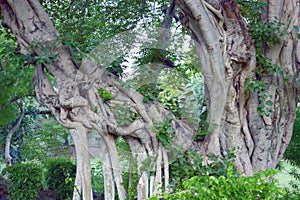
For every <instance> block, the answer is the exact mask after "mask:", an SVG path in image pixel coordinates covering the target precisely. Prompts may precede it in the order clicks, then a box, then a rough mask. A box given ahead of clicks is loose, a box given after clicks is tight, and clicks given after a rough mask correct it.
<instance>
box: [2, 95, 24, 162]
mask: <svg viewBox="0 0 300 200" xmlns="http://www.w3.org/2000/svg"><path fill="white" fill-rule="evenodd" d="M17 104H18V106H19V108H20V114H19V117H18V119H17V120H16V121H15V123H14V125H13V127H12V129H11V130H10V131H9V133H8V135H7V137H6V142H5V162H6V165H7V166H10V165H11V160H12V157H11V156H10V144H11V138H12V136H13V134H14V133H15V131H16V130H17V128H18V127H19V126H20V124H21V122H22V119H23V117H24V114H25V108H24V106H23V103H22V102H21V101H20V102H17Z"/></svg>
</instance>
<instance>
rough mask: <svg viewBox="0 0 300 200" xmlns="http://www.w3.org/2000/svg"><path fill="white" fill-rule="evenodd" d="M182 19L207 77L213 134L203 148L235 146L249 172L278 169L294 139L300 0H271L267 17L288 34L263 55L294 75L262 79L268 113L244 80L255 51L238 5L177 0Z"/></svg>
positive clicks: (217, 150)
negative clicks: (263, 113)
mask: <svg viewBox="0 0 300 200" xmlns="http://www.w3.org/2000/svg"><path fill="white" fill-rule="evenodd" d="M178 6H179V7H180V9H181V12H182V22H183V23H184V24H185V26H186V27H187V28H188V29H189V30H190V31H191V33H192V36H193V37H194V40H195V43H196V47H197V52H198V56H199V59H200V63H201V67H202V72H203V75H204V77H205V88H206V98H207V104H208V110H209V115H208V120H209V123H210V130H211V133H210V134H209V135H208V137H207V138H206V140H205V143H204V145H203V151H204V152H206V153H214V154H216V155H224V153H225V149H226V148H231V147H235V148H236V155H237V158H236V162H235V164H236V167H237V168H238V169H239V170H241V171H244V172H245V174H246V175H251V174H253V173H254V172H256V171H259V170H264V169H272V168H274V167H275V166H276V165H277V164H278V162H279V161H280V159H281V158H282V155H283V153H284V151H285V149H286V147H287V145H288V143H289V141H290V138H291V135H292V127H293V122H294V118H295V110H296V104H297V95H298V87H297V86H296V84H295V80H296V79H297V78H298V77H297V65H298V59H299V50H298V51H297V48H298V46H299V42H298V40H297V36H296V33H295V32H294V30H293V26H299V21H298V15H299V5H298V3H297V1H296V0H291V1H273V0H269V1H268V7H267V13H266V14H265V15H266V16H264V17H265V20H267V21H268V22H272V21H274V20H275V18H277V19H278V20H279V21H280V22H282V23H283V24H284V25H286V26H287V35H285V36H283V37H282V38H281V39H280V41H279V42H278V43H276V44H275V45H274V46H272V47H265V56H266V57H268V58H270V59H271V60H272V63H273V64H277V65H278V66H280V67H281V68H282V69H283V70H284V71H286V72H288V74H289V75H290V77H291V78H289V79H288V80H284V77H283V76H281V75H279V74H276V73H268V74H267V75H266V76H264V77H263V78H262V79H261V81H262V82H264V83H266V84H267V93H268V94H270V95H271V96H270V97H271V99H269V100H271V101H272V102H273V105H272V108H273V110H274V112H273V113H272V114H271V115H270V116H263V117H261V116H260V115H259V112H258V111H257V108H258V105H259V104H260V103H264V102H261V100H260V99H259V94H257V93H255V92H253V91H252V92H245V79H246V78H249V79H255V78H256V77H255V76H254V70H255V68H256V52H255V47H254V43H253V39H252V38H251V34H250V33H249V30H248V28H247V25H246V23H245V21H244V19H243V18H242V16H241V14H240V12H239V6H238V4H237V3H236V2H234V1H231V0H219V1H217V0H215V1H208V0H207V1H204V0H201V1H198V0H179V1H178Z"/></svg>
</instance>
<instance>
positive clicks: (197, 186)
mask: <svg viewBox="0 0 300 200" xmlns="http://www.w3.org/2000/svg"><path fill="white" fill-rule="evenodd" d="M274 175H275V171H274V170H268V171H263V172H261V173H259V174H255V175H254V176H249V177H246V176H242V175H240V174H239V173H238V172H237V171H236V170H234V169H233V164H230V165H229V166H228V169H227V173H226V175H225V176H223V175H221V176H219V177H216V176H212V175H202V176H194V177H192V178H191V179H189V180H187V181H184V182H183V189H180V190H177V191H176V192H175V193H174V194H164V195H163V197H164V198H163V199H165V200H167V199H170V200H175V199H176V200H177V199H183V200H184V199H189V200H199V199H212V200H214V199H241V200H248V199H277V198H280V197H283V195H284V194H285V191H284V189H282V188H280V187H279V186H276V181H270V180H271V179H273V176H274ZM151 199H152V200H156V199H159V198H158V197H153V198H151Z"/></svg>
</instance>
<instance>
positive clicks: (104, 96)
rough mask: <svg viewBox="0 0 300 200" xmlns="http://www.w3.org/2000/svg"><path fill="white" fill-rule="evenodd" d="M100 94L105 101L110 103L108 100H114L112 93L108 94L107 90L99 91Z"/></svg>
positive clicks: (100, 89) (101, 89)
mask: <svg viewBox="0 0 300 200" xmlns="http://www.w3.org/2000/svg"><path fill="white" fill-rule="evenodd" d="M98 94H99V95H100V97H101V98H102V99H103V101H108V100H111V98H112V93H110V92H108V91H107V90H105V89H103V88H99V89H98Z"/></svg>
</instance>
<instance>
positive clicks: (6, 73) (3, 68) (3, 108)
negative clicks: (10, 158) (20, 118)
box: [0, 27, 33, 126]
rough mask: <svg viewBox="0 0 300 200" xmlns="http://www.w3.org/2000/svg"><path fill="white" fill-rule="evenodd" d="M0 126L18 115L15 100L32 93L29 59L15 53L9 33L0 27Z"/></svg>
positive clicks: (14, 45) (12, 39)
mask: <svg viewBox="0 0 300 200" xmlns="http://www.w3.org/2000/svg"><path fill="white" fill-rule="evenodd" d="M0 41H1V43H0V60H1V61H0V88H1V91H0V126H1V125H6V124H8V123H11V122H12V121H14V120H15V119H16V117H17V115H18V114H19V109H18V107H17V104H16V103H15V100H17V99H20V98H23V97H26V96H28V95H30V94H32V93H33V84H32V79H33V66H32V65H30V64H29V62H30V60H31V57H30V56H26V55H22V54H19V53H18V52H16V48H17V44H16V42H15V38H14V37H13V36H12V34H11V33H10V32H6V31H5V30H4V28H3V27H0Z"/></svg>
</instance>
